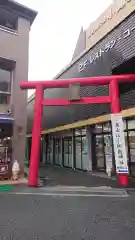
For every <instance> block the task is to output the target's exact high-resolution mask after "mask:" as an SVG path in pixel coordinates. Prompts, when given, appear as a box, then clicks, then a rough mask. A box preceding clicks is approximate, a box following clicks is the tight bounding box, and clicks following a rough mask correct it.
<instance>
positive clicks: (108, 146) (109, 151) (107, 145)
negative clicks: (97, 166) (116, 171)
mask: <svg viewBox="0 0 135 240" xmlns="http://www.w3.org/2000/svg"><path fill="white" fill-rule="evenodd" d="M104 154H105V165H106V168H108V169H112V167H113V140H112V135H111V134H105V135H104Z"/></svg>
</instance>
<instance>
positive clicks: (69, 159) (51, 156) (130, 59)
mask: <svg viewBox="0 0 135 240" xmlns="http://www.w3.org/2000/svg"><path fill="white" fill-rule="evenodd" d="M134 34H135V13H134V12H132V14H130V15H129V16H128V17H127V18H126V19H124V21H123V22H121V23H120V24H119V25H118V26H117V27H115V28H114V29H113V30H112V31H111V32H110V33H108V34H107V35H106V36H105V37H104V38H103V39H101V40H100V41H99V42H98V43H97V44H96V45H95V46H94V47H93V48H91V49H90V50H89V51H87V52H86V53H85V54H83V55H82V56H81V57H80V58H79V59H78V60H76V61H74V62H73V64H70V66H69V67H68V68H67V69H66V70H65V71H63V72H62V73H60V74H59V75H58V76H57V78H59V79H67V78H75V77H88V76H97V75H112V74H123V73H124V74H128V73H134V61H135V58H134V57H135V43H134V37H135V35H134ZM134 92H135V90H134V84H130V85H129V84H125V83H124V84H122V85H120V100H121V110H122V115H123V117H124V118H125V139H126V143H127V144H126V146H127V156H128V161H129V169H130V174H131V175H132V176H134V163H135V153H134V152H135V151H134V148H135V146H134V138H135V137H134V136H135V124H134V112H135V110H134ZM52 94H53V96H54V98H57V97H58V96H59V97H61V98H62V97H64V98H65V96H66V97H67V98H68V89H64V90H63V89H62V90H61V89H57V90H54V89H52V90H47V91H46V92H45V96H46V97H48V98H49V96H51V97H52ZM89 95H91V96H95V95H96V96H97V95H98V96H100V95H108V87H107V86H98V87H82V88H81V96H89ZM32 112H33V99H32V98H31V99H29V103H28V133H30V132H31V126H32V117H33V116H32ZM109 113H110V109H109V106H108V105H106V104H105V105H92V106H91V105H89V106H83V105H82V106H80V105H79V106H73V107H70V109H67V108H66V107H64V108H63V107H59V108H58V107H57V108H56V107H55V108H53V107H51V108H48V107H46V108H45V112H44V116H43V125H42V128H43V129H47V130H43V131H42V138H41V143H42V144H41V162H42V163H43V164H44V163H52V164H56V165H60V166H64V167H69V168H73V169H80V170H84V171H91V170H93V171H105V170H106V158H107V157H108V155H109V157H111V158H112V161H113V163H115V161H114V153H113V145H112V133H111V124H110V115H109ZM126 119H127V120H126ZM56 126H57V127H56ZM29 136H30V135H29ZM27 142H28V144H29V145H30V138H28V139H27ZM108 147H109V149H108ZM27 150H28V149H27ZM108 153H109V154H108ZM27 154H28V155H29V151H27ZM28 158H29V157H28Z"/></svg>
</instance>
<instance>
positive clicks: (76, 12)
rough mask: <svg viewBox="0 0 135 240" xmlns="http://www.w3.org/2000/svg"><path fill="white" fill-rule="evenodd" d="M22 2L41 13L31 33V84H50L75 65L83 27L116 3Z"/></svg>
mask: <svg viewBox="0 0 135 240" xmlns="http://www.w3.org/2000/svg"><path fill="white" fill-rule="evenodd" d="M16 1H17V0H16ZM18 2H19V3H21V4H23V5H26V6H28V7H30V8H33V9H34V10H37V11H38V16H37V17H36V19H35V21H34V23H33V25H32V28H31V32H30V47H29V80H50V79H52V78H53V77H55V75H56V74H57V73H58V72H59V71H60V70H61V69H62V68H63V67H65V66H66V65H67V64H68V63H69V62H70V61H71V59H72V54H73V52H74V49H75V45H76V42H77V39H78V36H79V33H80V29H81V26H83V28H84V29H86V28H87V27H88V26H89V25H90V23H91V22H92V21H94V20H96V18H97V17H98V16H99V15H100V14H101V13H102V12H103V11H104V10H105V9H106V8H107V7H108V6H109V5H110V3H112V0H83V1H82V0H80V1H79V0H48V1H46V0H18Z"/></svg>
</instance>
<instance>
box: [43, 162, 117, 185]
mask: <svg viewBox="0 0 135 240" xmlns="http://www.w3.org/2000/svg"><path fill="white" fill-rule="evenodd" d="M39 177H40V179H41V180H43V181H44V184H45V186H84V187H100V186H109V187H113V188H116V187H118V184H117V181H114V180H111V179H108V178H104V177H100V176H94V175H92V174H91V173H90V172H80V171H73V170H70V169H66V168H61V167H56V166H44V167H41V168H40V170H39Z"/></svg>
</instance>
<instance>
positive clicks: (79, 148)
mask: <svg viewBox="0 0 135 240" xmlns="http://www.w3.org/2000/svg"><path fill="white" fill-rule="evenodd" d="M75 143H76V145H75V147H76V148H75V156H76V157H75V160H76V164H75V166H76V169H79V170H81V169H82V138H81V136H77V137H76V139H75Z"/></svg>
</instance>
